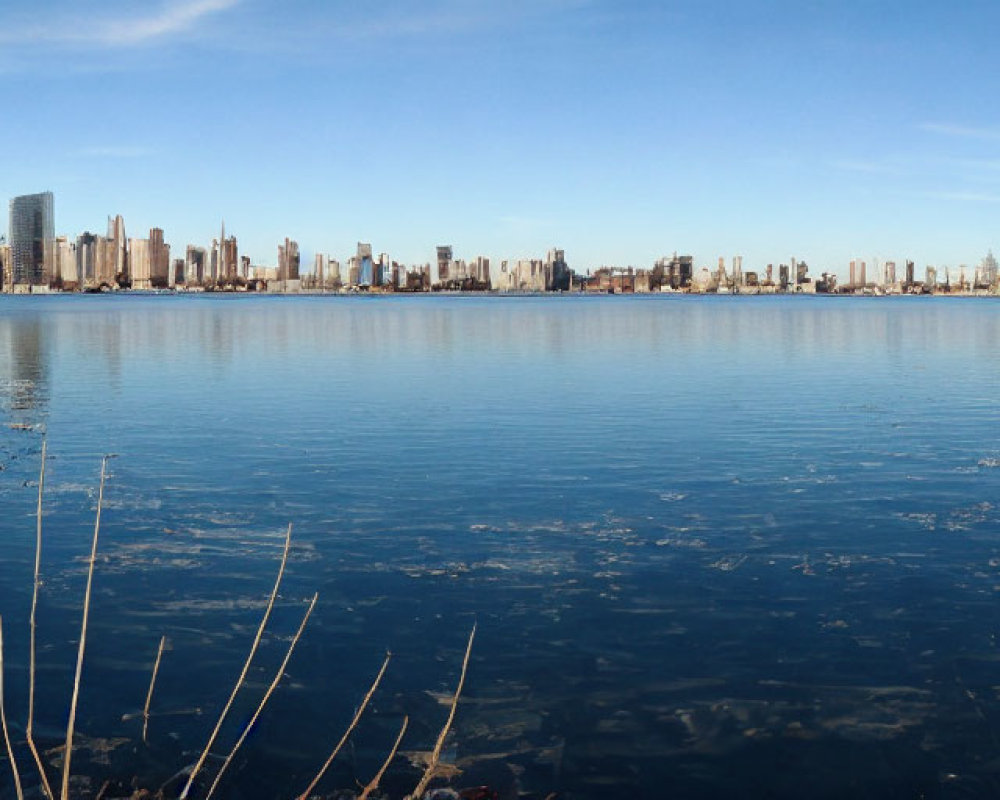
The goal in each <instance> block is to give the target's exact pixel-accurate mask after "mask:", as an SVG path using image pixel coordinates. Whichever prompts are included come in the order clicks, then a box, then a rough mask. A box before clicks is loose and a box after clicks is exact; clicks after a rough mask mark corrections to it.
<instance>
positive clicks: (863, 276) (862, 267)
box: [850, 259, 868, 289]
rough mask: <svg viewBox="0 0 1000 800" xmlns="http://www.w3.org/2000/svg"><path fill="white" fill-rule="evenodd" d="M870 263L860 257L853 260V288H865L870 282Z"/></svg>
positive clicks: (851, 282)
mask: <svg viewBox="0 0 1000 800" xmlns="http://www.w3.org/2000/svg"><path fill="white" fill-rule="evenodd" d="M867 269H868V265H867V264H866V263H865V262H864V261H861V260H859V259H852V260H851V280H850V284H851V288H852V289H863V288H864V287H865V286H866V285H867V284H868V276H867Z"/></svg>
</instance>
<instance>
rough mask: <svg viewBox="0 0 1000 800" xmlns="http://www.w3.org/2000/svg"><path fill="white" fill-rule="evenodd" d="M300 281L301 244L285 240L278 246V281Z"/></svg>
mask: <svg viewBox="0 0 1000 800" xmlns="http://www.w3.org/2000/svg"><path fill="white" fill-rule="evenodd" d="M298 279H299V243H298V242H296V241H294V240H292V239H288V238H287V237H286V238H285V243H284V244H283V245H278V280H279V281H297V280H298Z"/></svg>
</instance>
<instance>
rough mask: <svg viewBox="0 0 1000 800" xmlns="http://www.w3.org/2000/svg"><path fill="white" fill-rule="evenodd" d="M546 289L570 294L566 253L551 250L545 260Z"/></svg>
mask: <svg viewBox="0 0 1000 800" xmlns="http://www.w3.org/2000/svg"><path fill="white" fill-rule="evenodd" d="M545 272H546V277H547V281H546V284H547V285H546V287H545V288H546V289H550V290H552V291H555V292H568V291H569V288H570V280H571V278H570V272H569V267H568V266H567V264H566V251H565V250H557V249H554V248H553V249H552V250H549V252H548V255H547V256H546V259H545Z"/></svg>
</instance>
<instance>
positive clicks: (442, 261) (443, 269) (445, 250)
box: [437, 244, 453, 283]
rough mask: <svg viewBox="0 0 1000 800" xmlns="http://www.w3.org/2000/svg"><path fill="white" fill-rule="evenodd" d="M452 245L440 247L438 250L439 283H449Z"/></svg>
mask: <svg viewBox="0 0 1000 800" xmlns="http://www.w3.org/2000/svg"><path fill="white" fill-rule="evenodd" d="M452 256H453V253H452V249H451V245H450V244H447V245H440V246H439V247H438V249H437V267H438V283H447V281H448V280H449V278H450V277H451V276H450V274H449V272H450V268H451V260H452Z"/></svg>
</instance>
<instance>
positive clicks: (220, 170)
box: [0, 0, 1000, 275]
mask: <svg viewBox="0 0 1000 800" xmlns="http://www.w3.org/2000/svg"><path fill="white" fill-rule="evenodd" d="M998 29H1000V3H997V2H996V0H991V1H990V2H979V1H978V0H965V2H961V3H958V4H954V5H952V4H947V3H945V2H921V1H920V0H910V1H909V2H902V1H900V2H893V3H889V2H878V0H869V1H868V2H857V1H855V0H841V1H840V2H837V1H836V0H830V1H829V2H815V1H812V0H778V1H776V2H735V1H733V2H715V1H714V0H698V1H697V2H687V1H685V2H670V1H669V0H663V2H638V1H635V2H630V1H629V0H506V2H503V3H498V2H492V1H491V0H490V1H487V0H483V1H482V2H480V1H478V0H421V1H418V0H411V1H410V2H407V1H406V0H384V1H383V2H378V3H374V2H371V3H347V2H341V0H281V1H280V2H279V1H278V0H271V1H267V0H151V1H150V2H131V3H124V2H121V0H101V2H96V0H55V1H53V0H34V2H26V0H16V2H15V1H14V0H12V2H5V3H3V5H2V7H0V95H2V97H3V103H4V106H5V108H4V112H5V113H4V114H3V116H2V121H0V152H2V153H3V154H4V157H3V159H2V160H0V197H10V196H12V195H15V194H23V193H29V192H35V191H42V190H45V189H51V190H52V191H54V192H55V196H56V227H57V230H58V232H60V233H66V234H70V235H74V236H75V235H76V234H78V233H80V232H82V231H83V230H85V229H90V230H95V231H99V232H103V230H104V228H105V225H106V218H107V215H108V214H115V213H121V214H123V215H124V216H125V222H126V230H127V232H128V233H129V235H133V236H135V235H139V236H145V235H146V234H147V231H148V229H149V228H150V227H151V226H154V225H156V226H159V227H162V228H163V229H164V230H165V232H166V238H167V240H168V241H169V242H170V243H171V244H172V245H173V246H174V248H175V252H176V250H178V249H183V246H184V245H185V244H186V243H188V242H193V243H198V244H206V243H207V242H208V241H209V240H210V238H211V237H212V236H213V235H215V234H216V232H217V231H218V228H219V222H220V220H221V219H222V218H223V217H225V220H226V226H227V231H229V232H232V233H234V234H236V235H237V236H238V237H239V241H240V250H241V252H243V253H247V254H249V255H250V256H251V257H252V258H253V259H254V261H255V263H273V262H274V261H275V260H276V247H277V244H278V241H279V240H280V239H282V238H283V237H284V236H290V237H292V238H295V239H297V240H298V241H299V242H300V244H301V247H302V250H303V254H304V259H303V261H304V265H307V264H308V263H310V261H311V254H312V253H313V252H314V251H317V250H318V251H322V252H328V253H331V254H333V255H334V256H336V257H338V258H341V259H342V260H343V259H344V258H346V257H347V256H349V255H350V254H351V253H352V252H353V250H354V247H355V244H356V242H357V241H358V240H359V239H360V240H365V241H371V242H372V243H373V246H374V249H375V251H376V252H380V251H385V252H388V253H389V254H390V255H391V256H392V257H393V258H395V259H399V260H404V261H406V262H425V261H431V260H432V259H433V258H434V246H435V245H437V244H446V243H447V244H452V245H454V247H455V255H456V257H464V258H471V257H473V256H475V255H476V254H480V253H482V254H485V255H489V256H492V257H493V258H494V259H501V258H519V257H529V256H536V257H537V256H539V255H542V254H544V252H545V250H546V249H548V248H549V247H553V246H559V247H563V248H565V249H566V252H567V260H568V261H569V263H570V265H571V266H573V267H575V268H576V269H578V270H586V269H588V268H594V267H596V266H599V265H600V264H602V263H614V264H619V265H627V264H632V265H636V266H648V265H650V264H651V263H652V261H653V260H654V259H655V258H657V257H659V256H661V255H664V254H669V253H671V252H672V251H674V250H678V251H681V252H686V253H691V254H693V255H694V256H695V257H696V259H697V262H698V263H699V265H702V264H709V265H710V264H714V262H715V260H716V259H717V258H718V256H720V255H725V256H726V257H727V260H728V258H729V257H731V256H732V255H734V254H737V253H739V254H742V255H743V256H744V268H745V269H752V268H755V267H758V266H761V265H763V264H766V263H768V262H773V263H775V264H777V263H779V262H786V261H787V260H788V259H789V258H790V257H791V256H796V257H798V258H799V259H800V260H801V259H805V260H806V261H808V262H809V263H810V265H811V266H812V267H813V270H814V271H818V270H820V269H832V270H834V271H837V272H839V273H840V274H841V275H843V274H846V271H847V263H848V261H849V260H850V258H851V257H852V256H855V255H856V256H859V257H862V258H865V259H867V260H869V262H870V261H871V260H872V259H873V258H875V257H878V258H882V259H895V260H897V262H901V261H902V260H903V259H904V258H906V257H910V258H913V259H915V260H916V261H917V263H918V264H919V265H921V266H922V265H924V264H927V263H932V264H936V265H939V266H943V265H951V266H957V265H958V264H960V263H966V264H970V265H971V264H974V263H977V262H978V261H979V259H980V258H981V257H982V256H983V255H984V254H985V252H986V250H987V248H990V247H994V248H997V249H1000V105H998V103H997V99H998V97H1000V91H998V89H1000V85H998V84H1000V64H998V61H1000V58H998V55H1000V53H998V42H997V36H998V35H997V33H996V31H997V30H998ZM3 216H4V218H5V217H6V215H3ZM3 227H6V222H4V223H3Z"/></svg>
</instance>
